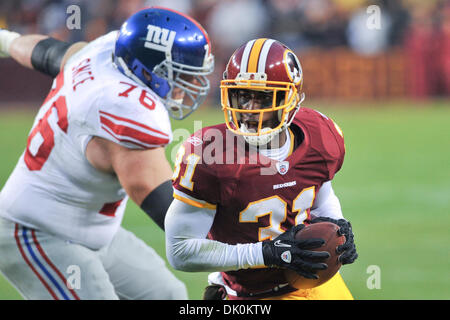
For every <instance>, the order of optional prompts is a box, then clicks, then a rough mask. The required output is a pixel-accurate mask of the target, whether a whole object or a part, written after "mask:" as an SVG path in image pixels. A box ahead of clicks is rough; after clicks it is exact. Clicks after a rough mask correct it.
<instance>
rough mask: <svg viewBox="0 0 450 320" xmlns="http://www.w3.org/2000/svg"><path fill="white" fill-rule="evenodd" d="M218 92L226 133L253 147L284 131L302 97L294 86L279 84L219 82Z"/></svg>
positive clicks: (246, 81) (254, 81)
mask: <svg viewBox="0 0 450 320" xmlns="http://www.w3.org/2000/svg"><path fill="white" fill-rule="evenodd" d="M221 90H222V108H223V110H224V113H225V119H226V120H227V121H226V125H227V127H228V129H230V130H231V131H232V132H234V133H236V134H238V135H242V136H243V137H244V139H245V140H246V141H247V142H248V143H249V144H251V145H255V146H264V145H267V144H268V143H269V142H270V141H272V139H273V138H274V137H276V136H277V135H278V134H279V133H280V132H282V131H283V130H286V129H287V127H288V126H289V125H290V123H291V122H292V120H293V118H294V116H295V113H296V112H297V110H298V108H299V106H300V102H301V97H303V94H302V96H300V94H299V93H298V91H297V87H296V86H295V85H294V84H292V83H289V82H281V81H264V80H243V79H240V80H223V81H222V85H221ZM250 98H253V99H255V100H256V101H258V103H255V102H254V101H250ZM246 103H253V104H254V105H253V106H250V105H248V104H247V105H246ZM268 114H272V116H271V117H269V116H268Z"/></svg>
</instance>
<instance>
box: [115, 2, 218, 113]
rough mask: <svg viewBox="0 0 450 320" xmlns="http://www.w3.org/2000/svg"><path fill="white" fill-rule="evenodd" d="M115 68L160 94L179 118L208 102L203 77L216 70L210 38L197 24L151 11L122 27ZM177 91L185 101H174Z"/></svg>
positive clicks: (158, 10)
mask: <svg viewBox="0 0 450 320" xmlns="http://www.w3.org/2000/svg"><path fill="white" fill-rule="evenodd" d="M114 65H115V66H116V67H117V69H118V70H120V72H122V73H123V74H125V75H126V76H128V77H130V78H132V79H133V80H134V81H136V82H138V83H140V84H142V85H145V86H148V87H149V88H150V89H152V90H153V91H154V92H155V93H156V94H158V96H160V97H161V98H162V100H163V101H164V104H165V106H166V108H167V110H168V111H169V114H170V115H171V116H172V117H173V118H175V119H183V118H185V117H187V116H188V115H189V114H190V113H192V112H193V111H194V110H195V109H197V108H198V106H199V105H200V104H201V103H202V102H203V101H204V99H205V98H206V96H207V94H208V92H209V88H210V86H209V81H208V79H207V78H206V75H208V74H210V73H211V72H212V71H213V70H214V57H213V55H212V54H211V43H210V40H209V37H208V34H207V33H206V31H205V29H203V27H202V26H201V25H200V24H199V23H198V22H197V21H195V20H194V19H192V18H190V17H188V16H186V15H184V14H182V13H180V12H176V11H174V10H171V9H166V8H161V7H151V8H147V9H143V10H140V11H138V12H137V13H135V14H134V15H132V16H131V17H130V18H128V20H126V21H125V22H124V23H123V25H122V27H121V28H120V31H119V34H118V36H117V40H116V44H115V49H114ZM175 88H179V89H181V90H182V91H183V92H184V98H182V99H177V98H176V97H174V96H173V91H174V89H175Z"/></svg>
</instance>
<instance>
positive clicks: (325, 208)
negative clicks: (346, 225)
mask: <svg viewBox="0 0 450 320" xmlns="http://www.w3.org/2000/svg"><path fill="white" fill-rule="evenodd" d="M311 215H313V216H315V217H328V218H332V219H336V220H338V219H344V216H343V215H342V209H341V204H340V202H339V199H338V197H337V196H336V195H335V194H334V190H333V187H332V186H331V181H327V182H325V183H324V184H323V185H322V187H321V188H320V190H319V192H318V193H317V195H316V199H315V200H314V204H313V206H312V207H311Z"/></svg>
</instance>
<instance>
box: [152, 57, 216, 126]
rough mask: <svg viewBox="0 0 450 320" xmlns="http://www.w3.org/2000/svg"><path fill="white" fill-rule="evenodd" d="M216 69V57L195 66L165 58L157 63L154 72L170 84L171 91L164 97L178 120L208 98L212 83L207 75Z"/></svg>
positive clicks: (172, 114)
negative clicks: (201, 65) (202, 64)
mask: <svg viewBox="0 0 450 320" xmlns="http://www.w3.org/2000/svg"><path fill="white" fill-rule="evenodd" d="M213 69H214V59H213V57H212V56H211V58H210V59H207V60H206V61H205V65H204V66H203V67H193V66H188V65H184V64H181V63H177V62H174V61H170V60H168V59H166V60H164V61H163V62H162V63H161V64H159V65H157V66H156V67H155V69H154V71H153V72H154V73H155V74H156V75H157V76H158V77H161V78H164V79H165V80H166V81H167V82H168V84H169V87H170V89H169V91H168V93H167V95H166V96H165V97H163V98H162V100H163V101H164V104H165V105H166V108H167V110H168V112H169V114H170V116H171V117H173V118H174V119H177V120H181V119H184V118H186V117H187V116H188V115H190V114H191V113H192V112H194V111H195V110H196V109H197V108H198V107H199V106H200V105H201V104H202V103H203V101H204V100H205V99H206V97H207V95H208V93H209V90H210V83H209V80H208V78H207V77H206V76H207V75H208V74H210V73H211V72H212V71H213Z"/></svg>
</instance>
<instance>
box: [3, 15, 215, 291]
mask: <svg viewBox="0 0 450 320" xmlns="http://www.w3.org/2000/svg"><path fill="white" fill-rule="evenodd" d="M0 55H1V56H2V57H9V56H10V57H12V58H13V59H15V60H16V61H18V62H19V63H20V64H22V65H24V66H26V67H29V68H33V69H36V70H39V71H41V72H44V73H46V74H49V75H51V76H53V77H55V79H54V82H53V86H52V88H51V90H50V93H49V94H48V96H47V98H46V99H45V101H44V103H43V105H42V107H41V108H40V110H39V112H38V114H37V116H36V118H35V121H34V124H33V127H32V129H31V131H30V134H29V136H28V141H27V146H26V149H25V151H24V153H23V154H22V156H21V157H20V159H19V161H18V163H17V165H16V167H15V169H14V171H13V172H12V174H11V176H10V177H9V179H8V181H7V182H6V184H5V185H4V187H3V189H2V190H1V193H0V256H1V257H2V258H1V259H0V271H1V272H2V274H3V275H4V276H5V277H6V278H7V279H8V280H9V281H10V282H11V284H12V285H13V286H14V287H15V288H17V290H18V291H19V292H20V293H21V295H22V296H23V297H24V298H26V299H119V298H120V299H185V298H187V292H186V288H185V286H184V284H183V283H182V282H181V281H179V280H178V279H176V278H175V276H174V275H173V274H172V273H171V272H170V271H169V270H168V269H167V267H166V266H165V263H164V261H163V259H161V258H160V257H159V256H158V255H157V254H156V252H155V251H154V250H153V249H151V248H150V247H149V246H147V245H146V244H145V243H144V242H143V241H142V240H140V239H138V238H137V237H135V236H134V235H133V234H132V233H131V232H129V231H127V230H125V229H123V228H122V227H121V226H120V225H121V221H122V217H123V214H124V210H125V206H126V203H127V200H128V198H129V197H130V198H131V199H132V200H133V201H134V202H135V203H136V204H138V205H139V206H140V207H141V208H142V209H143V211H145V212H146V213H147V214H148V215H149V216H150V217H151V218H152V219H153V220H154V221H155V222H156V223H157V224H158V225H159V226H160V227H161V228H164V217H165V214H166V211H167V208H168V207H169V205H170V203H171V201H172V199H173V198H172V184H171V176H172V170H171V167H170V165H169V163H168V161H167V160H166V158H165V152H164V146H165V145H167V144H168V143H170V141H171V139H172V132H171V126H170V121H169V115H170V116H172V117H174V118H176V119H182V118H184V117H186V116H187V115H189V114H190V113H191V112H192V111H194V110H195V109H196V108H197V107H198V106H199V105H200V104H201V103H202V102H203V100H204V99H205V97H206V95H207V94H208V92H209V82H208V80H207V79H206V75H208V74H209V73H211V72H212V71H213V68H214V58H213V55H212V53H211V45H210V40H209V38H208V35H207V33H206V32H205V30H204V29H203V28H202V27H201V26H200V24H199V23H198V22H196V21H195V20H194V19H192V18H190V17H188V16H185V15H183V14H181V13H179V12H176V11H173V10H170V9H166V8H160V7H151V8H147V9H143V10H141V11H139V12H137V13H135V14H134V15H133V16H131V17H130V18H129V19H128V20H127V21H125V22H124V24H123V25H122V27H121V29H120V30H119V31H113V32H111V33H108V34H106V35H105V36H102V37H100V38H98V39H96V40H94V41H92V42H90V43H83V42H81V43H76V44H73V45H70V44H67V43H64V42H61V41H58V40H55V39H53V38H49V37H47V36H43V35H24V36H21V35H19V34H17V33H15V32H11V31H8V30H0ZM73 270H75V271H77V272H78V274H79V278H78V281H77V282H76V283H73V282H70V281H68V273H67V272H73Z"/></svg>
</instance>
